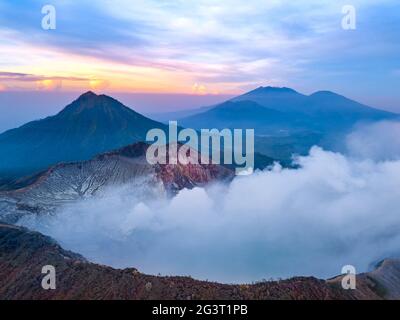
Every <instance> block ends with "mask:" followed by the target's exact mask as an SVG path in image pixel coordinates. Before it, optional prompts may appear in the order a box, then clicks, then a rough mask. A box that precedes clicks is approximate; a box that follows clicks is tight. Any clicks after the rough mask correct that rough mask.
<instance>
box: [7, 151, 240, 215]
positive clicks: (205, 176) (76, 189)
mask: <svg viewBox="0 0 400 320" xmlns="http://www.w3.org/2000/svg"><path fill="white" fill-rule="evenodd" d="M148 147H149V145H148V144H145V143H136V144H133V145H129V146H127V147H124V148H122V149H119V150H115V151H112V152H108V153H104V154H101V155H98V156H96V157H95V158H93V159H92V160H88V161H83V162H76V163H63V164H58V165H56V166H53V167H51V168H50V169H48V170H46V171H45V172H43V173H42V174H39V175H37V176H36V177H34V178H28V179H26V180H25V181H21V182H20V185H21V186H22V187H21V188H19V189H17V190H10V191H7V192H0V208H1V207H3V210H1V212H0V219H2V220H4V221H7V222H11V223H14V222H15V221H17V220H18V218H19V217H21V216H23V215H26V214H39V213H46V212H51V211H52V210H54V209H55V208H57V207H58V206H60V205H62V204H63V203H65V202H70V201H75V200H78V199H80V198H84V197H89V196H93V195H95V194H100V193H101V192H103V191H104V190H105V189H107V188H110V187H111V188H112V187H118V186H131V187H132V192H133V194H134V195H135V196H137V197H139V199H143V200H151V199H157V197H165V196H173V195H175V194H177V193H178V192H179V190H182V189H184V188H188V189H191V188H194V187H197V186H205V185H206V184H209V183H214V182H230V180H231V179H233V177H234V173H233V171H232V170H230V169H228V168H226V167H223V166H220V165H215V164H190V163H189V164H186V165H184V164H150V163H149V162H148V161H147V159H146V151H147V149H148ZM191 152H192V151H191ZM193 152H194V151H193ZM199 159H200V156H199ZM2 212H3V213H2Z"/></svg>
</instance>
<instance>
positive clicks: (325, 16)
mask: <svg viewBox="0 0 400 320" xmlns="http://www.w3.org/2000/svg"><path fill="white" fill-rule="evenodd" d="M45 4H51V5H54V7H55V8H56V14H57V16H56V19H57V20H56V22H57V26H56V30H43V29H42V27H41V20H42V17H43V14H42V13H41V9H42V7H43V6H44V5H45ZM345 4H352V5H354V6H355V7H356V9H357V29H356V30H343V29H342V28H341V20H342V17H343V14H342V7H343V5H345ZM399 40H400V2H399V1H398V0H346V1H341V0H339V1H331V0H325V1H323V0H322V1H321V0H300V1H292V0H286V1H285V0H248V1H243V0H197V1H191V0H164V1H160V0H100V1H74V0H63V1H56V0H50V1H34V0H32V1H29V0H23V1H11V0H0V91H1V92H2V93H0V95H1V94H5V93H10V94H11V93H13V92H19V93H20V92H21V91H22V92H25V93H26V94H27V97H30V95H29V93H32V92H35V93H37V92H44V93H47V92H50V91H52V92H56V93H58V94H59V95H60V97H65V96H66V94H67V93H68V94H71V93H82V92H83V91H86V90H88V89H92V90H94V91H96V92H105V93H108V94H114V95H117V96H118V95H120V94H122V93H130V94H134V93H146V94H153V93H157V94H171V93H173V94H185V95H194V96H199V95H212V96H218V95H223V96H225V95H234V94H239V93H242V92H245V91H248V90H250V89H253V88H255V87H257V86H260V85H264V86H265V85H272V86H287V87H292V88H294V89H296V90H298V91H301V92H303V93H312V92H314V91H317V90H322V89H329V90H332V91H336V92H339V93H341V94H344V95H347V96H349V97H350V98H353V99H356V100H359V101H361V102H363V103H367V104H370V105H373V106H377V107H381V108H386V109H388V110H398V111H400V90H399V85H400V59H399V57H400V41H399ZM68 97H69V96H68ZM161 100H162V99H161ZM216 100H218V98H216ZM2 101H5V100H4V99H3V100H2V99H1V98H0V103H1V102H2ZM7 101H8V100H7ZM28 101H29V99H28ZM130 102H131V101H130ZM132 103H134V101H132ZM0 107H1V106H0ZM27 107H28V106H27ZM58 107H59V106H58ZM190 107H192V106H191V105H188V108H190ZM140 108H141V106H139V109H140ZM164 109H165V108H164ZM164 109H163V106H162V103H161V104H160V108H159V110H158V111H162V110H164ZM166 109H177V108H174V107H173V103H172V104H171V106H169V107H168V108H166ZM154 110H155V111H157V108H156V107H154V106H153V108H152V109H151V110H150V111H154Z"/></svg>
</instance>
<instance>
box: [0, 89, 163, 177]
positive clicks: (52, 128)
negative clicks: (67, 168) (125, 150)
mask: <svg viewBox="0 0 400 320" xmlns="http://www.w3.org/2000/svg"><path fill="white" fill-rule="evenodd" d="M153 128H161V129H164V130H166V128H167V127H166V126H165V125H164V124H162V123H160V122H157V121H154V120H151V119H149V118H146V117H145V116H142V115H141V114H139V113H137V112H135V111H133V110H132V109H130V108H128V107H126V106H124V105H123V104H122V103H120V102H119V101H117V100H115V99H113V98H111V97H109V96H106V95H96V94H95V93H93V92H91V91H89V92H86V93H85V94H83V95H81V96H80V97H79V98H78V99H77V100H75V101H74V102H72V103H71V104H69V105H68V106H66V107H65V108H64V109H63V110H62V111H60V112H59V113H58V114H56V115H55V116H51V117H47V118H45V119H42V120H38V121H32V122H29V123H27V124H25V125H23V126H21V127H19V128H16V129H12V130H8V131H6V132H4V133H3V134H1V135H0V176H1V177H5V176H13V177H20V176H23V175H26V174H31V173H33V172H35V171H40V170H43V169H45V168H47V167H48V166H50V165H53V164H56V163H59V162H67V161H81V160H87V159H90V158H91V157H93V156H94V155H96V154H99V153H102V152H105V151H109V150H113V149H117V148H120V147H123V146H125V145H128V144H131V143H134V142H138V141H144V140H145V138H146V134H147V132H148V130H150V129H153Z"/></svg>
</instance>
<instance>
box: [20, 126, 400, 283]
mask: <svg viewBox="0 0 400 320" xmlns="http://www.w3.org/2000/svg"><path fill="white" fill-rule="evenodd" d="M399 128H400V125H399V124H394V123H389V124H379V125H377V126H375V127H374V128H361V129H360V130H361V131H360V132H363V133H358V132H355V133H353V134H352V135H351V136H350V137H349V150H351V151H352V153H351V154H350V155H347V156H345V155H342V154H339V153H332V152H328V151H324V150H322V149H321V148H319V147H314V148H312V149H311V151H310V154H309V155H308V156H307V157H301V158H298V159H297V162H298V164H299V165H300V169H297V170H294V169H282V168H281V167H280V166H279V165H276V166H275V167H274V168H273V169H272V170H269V171H267V170H266V171H263V172H256V173H254V174H253V175H251V176H246V177H237V178H236V179H235V180H234V181H233V182H232V183H231V184H230V185H229V186H224V185H214V186H210V187H209V188H207V189H201V188H196V189H193V190H182V191H181V192H180V193H179V194H178V195H177V196H176V197H175V198H173V199H172V200H171V201H165V200H164V201H154V202H153V203H147V204H144V203H138V202H137V201H135V200H134V199H133V198H132V197H131V196H129V195H127V194H126V192H125V191H124V189H118V190H112V191H111V190H110V192H109V193H108V194H107V196H103V197H101V198H93V199H89V200H85V201H82V202H79V203H76V204H74V205H71V206H69V207H65V208H63V209H62V210H60V212H59V213H58V214H57V215H56V216H55V217H53V218H45V219H42V220H36V221H23V222H21V223H23V224H26V225H28V226H30V227H33V228H36V229H38V230H39V231H42V232H44V233H46V234H49V235H51V236H52V237H54V238H55V239H57V240H59V241H60V243H61V244H62V245H63V246H64V247H66V248H68V249H71V250H73V251H76V252H79V253H81V254H83V255H84V256H86V257H87V258H89V259H91V260H93V261H96V262H100V263H103V264H108V265H112V266H116V267H126V266H134V267H137V268H139V270H141V271H143V272H146V273H152V274H158V273H161V274H166V275H191V276H193V277H195V278H200V279H210V280H217V281H222V282H248V281H255V280H261V279H269V278H271V277H273V278H278V277H284V278H285V277H290V276H294V275H314V276H318V277H331V276H334V275H337V274H339V273H340V271H341V268H342V266H344V265H348V264H351V265H354V266H355V267H356V269H357V271H358V272H361V271H366V270H367V269H368V268H369V267H370V266H371V265H372V263H374V262H377V261H378V260H380V259H382V258H386V257H392V256H400V232H399V230H400V157H399V155H400V145H399V143H398V140H396V143H393V139H398V136H395V135H392V134H389V133H388V132H387V130H390V131H393V130H395V131H396V130H398V129H399ZM369 133H371V135H370V139H373V140H377V141H381V143H385V142H388V141H386V140H385V138H384V137H389V138H390V139H389V140H390V142H391V145H392V148H397V151H394V150H392V149H387V148H383V149H380V148H378V147H377V145H378V144H377V143H375V142H373V143H372V142H371V144H370V146H372V149H371V148H369V149H368V147H366V146H365V144H363V143H362V142H361V141H364V140H365V139H366V137H367V136H368V134H369ZM357 137H359V138H360V139H361V140H360V139H359V140H357ZM381 137H382V138H381ZM368 141H369V140H365V142H366V143H367V142H368ZM360 146H361V147H362V148H361V149H360ZM360 150H361V151H360ZM381 150H384V151H385V152H389V154H390V157H389V158H388V157H387V155H385V157H383V158H381V157H380V155H379V154H375V153H374V152H381ZM396 152H397V153H396ZM354 155H356V157H355V156H354ZM381 159H386V160H385V161H381Z"/></svg>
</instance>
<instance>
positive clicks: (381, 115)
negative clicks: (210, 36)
mask: <svg viewBox="0 0 400 320" xmlns="http://www.w3.org/2000/svg"><path fill="white" fill-rule="evenodd" d="M227 103H229V104H230V109H228V108H227ZM260 107H263V108H265V112H264V113H263V112H261V111H260V110H261V109H260ZM267 110H268V112H267ZM273 111H275V113H274V112H273ZM232 118H235V119H236V121H234V123H232ZM394 118H399V115H397V114H394V113H391V112H387V111H383V110H379V109H375V108H372V107H369V106H366V105H363V104H361V103H358V102H356V101H353V100H350V99H348V98H346V97H344V96H341V95H339V94H336V93H333V92H330V91H318V92H316V93H313V94H311V95H309V96H307V95H304V94H301V93H299V92H297V91H295V90H293V89H291V88H286V87H283V88H276V87H259V88H257V89H254V90H252V91H250V92H247V93H245V94H243V95H240V96H238V97H235V98H233V99H231V100H230V101H228V102H225V103H222V104H219V105H217V106H215V107H214V108H212V109H210V110H207V111H205V112H203V113H198V114H195V115H192V116H190V117H186V118H184V119H181V124H182V125H183V126H187V125H191V126H194V127H199V126H202V125H204V124H205V123H206V120H205V119H209V121H208V122H207V123H208V125H209V126H215V127H217V128H222V127H231V126H232V125H234V126H235V127H236V128H255V129H256V130H257V131H258V133H260V134H266V133H267V134H277V133H278V132H279V128H280V130H283V131H286V132H288V133H296V132H301V131H322V132H326V131H330V130H335V129H337V130H343V129H348V128H350V127H352V126H353V125H354V124H355V123H357V122H359V121H378V120H385V119H394ZM277 127H278V130H277ZM256 134H257V132H256Z"/></svg>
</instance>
